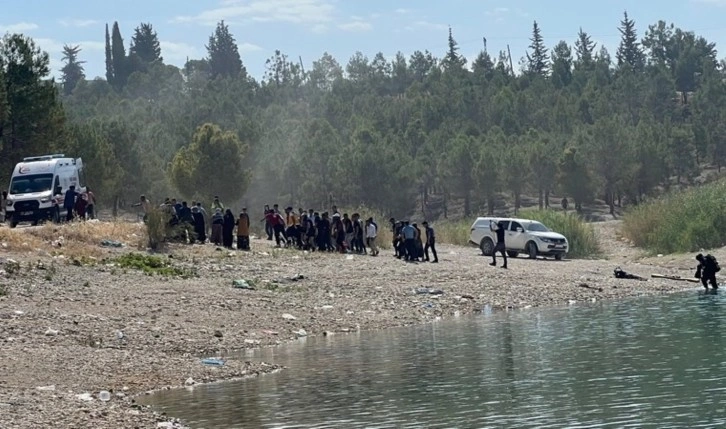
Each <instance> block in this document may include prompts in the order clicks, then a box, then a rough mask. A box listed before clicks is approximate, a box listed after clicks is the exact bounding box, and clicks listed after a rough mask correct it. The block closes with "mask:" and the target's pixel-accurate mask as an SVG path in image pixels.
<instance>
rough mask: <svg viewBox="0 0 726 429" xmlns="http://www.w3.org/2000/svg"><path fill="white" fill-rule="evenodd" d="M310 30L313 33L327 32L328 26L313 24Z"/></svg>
mask: <svg viewBox="0 0 726 429" xmlns="http://www.w3.org/2000/svg"><path fill="white" fill-rule="evenodd" d="M311 30H312V32H313V33H317V34H324V33H327V32H328V26H327V25H325V24H315V25H313V28H311Z"/></svg>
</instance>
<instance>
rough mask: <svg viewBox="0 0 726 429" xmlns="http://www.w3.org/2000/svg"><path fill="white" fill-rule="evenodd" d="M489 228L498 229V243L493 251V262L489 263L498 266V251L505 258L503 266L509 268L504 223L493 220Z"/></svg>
mask: <svg viewBox="0 0 726 429" xmlns="http://www.w3.org/2000/svg"><path fill="white" fill-rule="evenodd" d="M489 229H491V230H492V231H496V233H497V244H496V246H494V250H493V251H492V263H491V264H489V265H491V266H492V267H496V266H497V252H501V253H502V258H504V265H502V268H504V269H506V268H507V250H506V246H505V245H504V232H505V231H504V224H503V223H502V222H501V221H499V222H497V223H494V222H493V221H492V222H490V223H489Z"/></svg>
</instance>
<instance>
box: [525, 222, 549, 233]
mask: <svg viewBox="0 0 726 429" xmlns="http://www.w3.org/2000/svg"><path fill="white" fill-rule="evenodd" d="M527 231H534V232H550V230H549V229H547V227H546V226H544V225H542V224H541V223H539V222H532V223H530V224H529V225H528V226H527Z"/></svg>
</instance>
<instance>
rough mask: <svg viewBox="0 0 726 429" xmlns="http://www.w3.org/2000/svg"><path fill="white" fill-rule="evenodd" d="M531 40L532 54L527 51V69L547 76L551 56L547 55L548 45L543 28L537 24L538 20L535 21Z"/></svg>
mask: <svg viewBox="0 0 726 429" xmlns="http://www.w3.org/2000/svg"><path fill="white" fill-rule="evenodd" d="M529 41H530V42H531V44H530V45H529V49H530V50H531V54H530V53H529V52H527V62H528V66H527V69H528V70H527V71H529V72H530V73H533V74H538V75H540V76H547V71H548V70H549V60H550V58H549V55H547V47H545V44H544V39H543V38H542V30H541V29H540V28H539V25H537V21H534V25H533V26H532V38H530V39H529Z"/></svg>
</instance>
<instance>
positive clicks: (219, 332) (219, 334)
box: [214, 330, 224, 338]
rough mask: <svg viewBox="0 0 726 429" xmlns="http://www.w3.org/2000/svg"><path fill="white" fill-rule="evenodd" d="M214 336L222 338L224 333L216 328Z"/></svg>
mask: <svg viewBox="0 0 726 429" xmlns="http://www.w3.org/2000/svg"><path fill="white" fill-rule="evenodd" d="M214 336H215V337H217V338H222V337H224V334H223V333H222V331H220V330H216V331H214Z"/></svg>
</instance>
